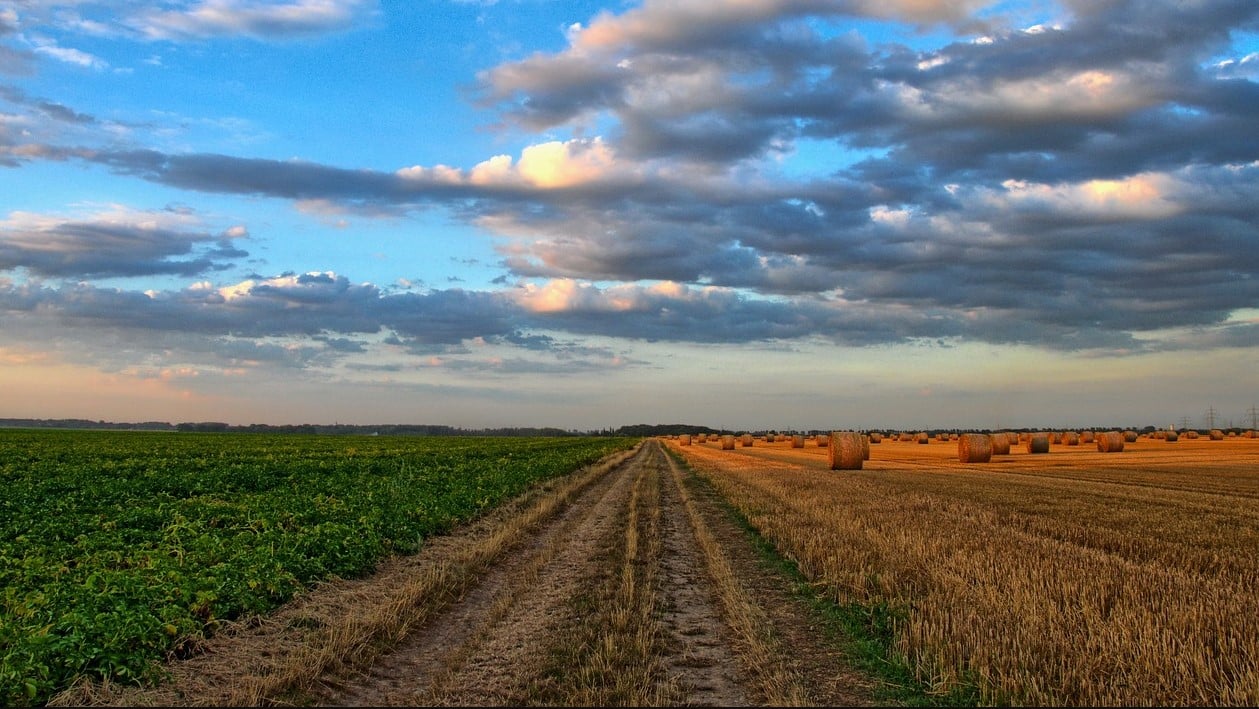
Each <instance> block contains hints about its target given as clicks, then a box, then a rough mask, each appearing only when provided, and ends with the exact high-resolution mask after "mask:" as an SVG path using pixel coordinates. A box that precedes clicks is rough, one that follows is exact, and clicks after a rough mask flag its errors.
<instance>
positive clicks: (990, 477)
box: [668, 437, 1259, 705]
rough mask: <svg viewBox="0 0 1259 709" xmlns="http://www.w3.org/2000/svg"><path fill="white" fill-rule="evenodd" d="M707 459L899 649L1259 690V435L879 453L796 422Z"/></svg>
mask: <svg viewBox="0 0 1259 709" xmlns="http://www.w3.org/2000/svg"><path fill="white" fill-rule="evenodd" d="M668 444H669V447H670V449H671V450H673V451H676V452H678V453H680V454H681V455H682V456H683V457H684V458H685V459H686V460H687V462H688V463H689V465H690V466H691V467H692V468H693V469H694V470H695V471H696V472H698V473H699V474H701V475H703V476H704V477H706V478H707V479H709V480H711V481H712V483H713V484H714V485H715V486H716V487H717V488H718V490H720V492H721V493H722V494H723V495H724V496H725V497H726V498H727V499H728V500H729V501H730V502H731V503H732V504H733V505H734V506H735V507H736V508H737V509H739V510H740V511H741V512H742V513H743V514H744V515H745V516H746V517H747V518H748V520H749V521H750V522H751V523H752V525H753V526H754V527H755V528H756V529H757V530H758V531H759V532H760V533H761V534H762V535H763V536H764V537H765V538H766V539H768V540H770V541H771V542H772V543H773V544H774V545H775V546H776V547H777V549H778V551H779V552H780V553H781V554H782V555H783V556H785V557H788V558H790V559H792V560H794V561H795V562H796V563H797V565H798V566H799V568H800V569H801V571H802V572H803V573H804V574H805V575H806V576H807V577H808V578H809V579H810V580H811V582H812V583H813V584H814V585H815V586H816V587H817V588H819V589H820V590H822V591H823V592H824V593H825V594H827V595H828V596H830V597H831V598H832V599H833V600H834V601H836V602H837V603H840V604H854V603H856V604H860V605H863V606H865V607H884V608H890V609H892V610H893V612H894V617H896V618H897V620H896V621H895V623H894V626H893V636H894V639H895V644H896V648H897V651H898V652H899V653H900V654H902V655H903V657H904V658H905V659H906V660H907V661H908V663H909V664H910V665H911V666H912V667H913V668H914V671H915V672H916V674H917V675H918V677H919V678H920V679H922V680H924V681H926V682H927V683H929V684H930V685H931V686H932V687H934V688H937V689H938V690H940V691H941V692H944V691H947V690H948V689H949V688H950V687H953V686H956V685H957V684H959V683H966V684H971V685H974V686H977V687H978V689H979V691H980V692H981V695H982V700H983V701H984V702H985V703H1014V704H1038V705H1047V704H1054V705H1165V704H1178V705H1185V704H1213V705H1219V704H1230V705H1238V704H1240V705H1255V704H1259V594H1257V589H1259V439H1246V438H1227V439H1225V440H1223V441H1212V440H1209V439H1206V438H1201V439H1197V440H1188V439H1186V438H1184V437H1182V438H1181V439H1180V440H1179V441H1176V442H1167V441H1163V440H1158V439H1151V438H1141V439H1139V440H1138V441H1137V442H1135V443H1127V444H1126V445H1125V447H1124V450H1123V451H1122V452H1120V453H1101V452H1098V451H1097V448H1096V446H1095V445H1093V444H1092V443H1087V444H1085V443H1082V444H1080V445H1079V446H1067V445H1053V446H1051V449H1050V452H1049V453H1047V454H1029V453H1026V452H1025V449H1024V447H1023V445H1022V444H1015V445H1013V446H1011V453H1010V454H1009V455H995V456H993V458H992V461H991V462H988V463H970V464H963V463H960V462H959V461H958V444H957V442H956V441H948V442H942V441H939V440H937V439H935V438H932V439H931V441H930V443H928V444H927V445H921V444H917V443H914V442H898V441H896V440H893V439H892V437H888V438H884V440H883V441H882V442H881V443H878V444H872V445H871V446H870V458H869V459H868V460H866V461H865V463H864V466H863V469H861V470H846V471H840V470H834V471H833V470H830V469H829V465H828V460H827V449H826V448H819V447H818V446H817V444H816V443H815V442H814V441H812V440H808V441H806V442H805V444H804V447H803V448H793V447H792V441H791V439H790V437H788V438H786V439H785V440H784V441H781V442H776V443H766V442H765V441H764V440H763V439H759V438H758V439H757V440H756V441H755V442H754V444H753V445H752V446H751V447H746V446H739V447H735V448H734V449H733V450H722V449H721V443H720V442H709V443H703V444H699V443H695V444H692V445H689V446H687V445H679V441H677V440H671V441H668Z"/></svg>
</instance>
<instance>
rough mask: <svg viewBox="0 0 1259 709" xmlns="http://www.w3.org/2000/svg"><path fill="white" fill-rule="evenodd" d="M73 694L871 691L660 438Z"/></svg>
mask: <svg viewBox="0 0 1259 709" xmlns="http://www.w3.org/2000/svg"><path fill="white" fill-rule="evenodd" d="M204 650H205V652H202V653H200V654H199V655H197V656H196V657H193V658H190V659H188V660H185V661H182V662H179V663H175V664H174V665H172V666H171V673H172V674H171V681H170V682H168V683H166V684H164V685H162V686H161V687H158V688H157V689H154V690H148V691H145V692H136V691H128V690H121V689H118V688H112V687H105V688H100V687H96V688H90V689H89V690H83V689H81V690H80V691H79V692H78V693H77V694H74V695H72V696H71V695H68V696H66V697H64V698H63V700H64V701H66V702H68V703H89V702H90V703H123V704H147V703H161V704H233V703H235V704H257V703H273V702H275V703H299V704H309V703H315V704H325V705H345V706H362V705H373V706H378V705H520V704H581V705H604V706H606V705H624V704H637V705H714V706H715V705H720V706H738V705H755V704H775V705H781V704H818V705H832V706H834V705H862V704H867V705H868V704H871V703H873V700H872V693H871V690H870V685H869V683H868V682H866V681H864V680H863V679H862V678H861V677H860V676H859V675H857V674H856V673H854V672H852V671H851V670H848V669H847V668H846V666H845V664H844V662H843V659H842V657H839V656H838V655H837V653H836V651H835V650H834V649H833V648H832V647H829V646H827V645H826V644H825V643H824V642H822V640H821V638H820V637H819V636H818V635H817V633H816V632H814V631H813V630H812V629H811V627H810V620H809V616H808V612H807V611H806V610H805V609H804V608H803V607H802V606H801V605H800V602H799V601H797V600H796V599H795V598H794V597H793V596H792V595H791V593H790V590H789V586H788V582H786V581H785V580H784V579H782V578H781V577H779V576H777V575H776V574H774V573H773V572H771V571H769V570H768V569H767V568H766V567H764V566H763V565H762V563H761V561H760V558H759V556H758V555H757V553H756V552H755V551H754V550H753V549H752V548H751V546H750V544H749V542H748V540H747V538H746V536H745V535H744V533H743V532H742V531H741V530H740V529H738V528H737V527H736V526H735V524H734V523H733V522H732V521H731V519H730V518H729V516H728V515H727V514H726V512H725V511H724V510H723V509H722V508H721V507H720V501H719V500H717V499H715V497H714V496H713V493H712V492H711V490H710V489H709V488H708V487H707V486H706V485H703V484H700V483H699V482H698V481H697V480H696V479H695V478H694V477H693V475H692V474H691V473H690V472H689V471H687V470H685V469H683V468H682V467H680V466H679V465H678V464H677V463H676V462H675V461H674V460H673V459H671V458H670V457H669V456H668V455H667V454H666V452H665V451H664V449H663V447H662V446H661V445H660V444H659V443H658V442H656V441H654V440H648V441H646V442H644V443H643V444H642V445H641V446H640V447H639V448H637V449H636V450H635V451H633V452H632V453H631V454H628V455H627V456H624V457H623V460H618V461H610V462H609V463H608V464H606V465H603V466H600V467H595V468H591V469H588V470H584V471H579V472H578V473H575V474H573V475H572V476H569V477H568V478H566V479H564V480H561V481H557V482H555V483H553V484H551V485H549V486H547V487H545V488H543V489H540V490H538V491H536V492H535V493H534V494H532V495H530V496H529V497H527V498H526V499H522V500H519V501H517V502H516V503H514V504H512V505H508V506H507V507H505V508H503V509H502V510H499V511H497V512H495V513H494V514H493V515H491V516H490V517H487V518H486V519H483V520H481V521H479V522H478V523H476V524H474V525H470V526H468V527H467V528H464V529H461V530H459V531H458V532H457V533H455V534H452V535H449V536H447V537H442V538H439V539H433V540H429V541H428V542H426V544H425V547H424V549H423V551H421V552H420V553H419V554H417V555H415V556H413V557H406V558H400V559H395V560H392V561H390V562H389V563H388V564H385V565H384V566H383V567H382V568H381V569H380V571H379V572H378V573H376V574H375V575H373V576H372V577H371V578H368V579H363V580H358V581H349V582H336V583H331V584H327V585H325V586H323V587H320V588H318V589H316V590H314V591H312V592H310V593H308V594H306V595H304V596H303V597H301V598H300V599H298V601H296V602H294V603H293V604H291V605H290V606H289V607H286V608H285V609H283V610H282V611H281V612H280V613H277V614H276V615H275V616H272V617H270V618H267V619H265V620H262V621H258V622H255V623H253V624H250V625H249V626H247V627H239V628H235V629H233V630H232V632H226V633H223V634H222V636H221V637H217V638H215V639H214V640H212V641H210V642H209V643H207V646H206V647H205V648H204Z"/></svg>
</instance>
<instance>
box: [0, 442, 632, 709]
mask: <svg viewBox="0 0 1259 709" xmlns="http://www.w3.org/2000/svg"><path fill="white" fill-rule="evenodd" d="M632 443H633V440H632V439H626V438H577V437H574V438H471V437H467V438H465V437H458V438H408V437H367V436H355V437H349V436H299V435H261V434H192V433H145V432H104V431H22V430H0V485H2V486H3V487H2V488H0V589H3V591H2V592H0V593H3V596H0V704H5V705H11V704H29V703H42V702H44V701H46V700H47V699H48V698H49V697H50V696H51V695H52V694H53V693H55V692H56V691H58V690H60V689H62V688H64V687H66V686H67V685H68V684H69V683H70V682H72V681H73V680H74V679H75V678H77V677H80V676H88V677H94V678H109V679H111V680H114V681H120V682H128V681H131V682H142V681H147V680H151V679H154V678H155V676H156V674H155V673H156V669H155V668H156V667H157V664H156V661H158V660H160V659H162V658H164V657H168V656H178V655H179V654H180V653H181V652H184V651H186V649H187V648H188V647H191V646H192V645H193V644H194V643H195V641H196V640H197V639H199V638H201V637H204V636H205V635H207V634H209V633H212V632H213V630H214V627H215V625H216V623H217V622H218V621H220V620H224V619H234V618H239V617H242V616H246V615H249V614H255V613H263V612H266V611H268V610H270V609H273V608H275V607H276V606H278V605H280V604H282V603H284V602H285V601H287V600H289V599H290V598H292V596H293V595H294V594H295V593H296V592H297V591H298V590H299V589H301V588H302V587H304V586H305V585H307V584H310V583H311V582H314V581H317V580H320V579H325V578H329V577H332V576H341V577H350V576H356V575H360V574H363V573H365V572H367V571H369V570H371V569H372V568H373V566H374V565H375V563H376V562H377V561H378V560H379V559H381V558H382V557H384V556H386V555H389V554H393V553H408V552H414V551H416V550H417V549H418V548H419V547H420V545H421V544H422V543H423V540H424V538H425V537H428V536H432V535H435V534H441V533H442V532H444V531H446V530H448V529H450V528H451V527H452V526H453V525H455V524H456V523H458V522H460V521H464V520H468V519H470V518H473V517H475V516H477V515H478V514H479V513H481V512H482V511H484V510H486V509H488V508H491V507H494V506H495V505H497V504H499V503H501V502H503V501H505V500H507V499H509V498H510V497H512V496H515V495H517V494H519V493H521V492H523V491H525V490H526V489H527V488H529V487H530V486H531V485H534V484H536V483H538V482H540V481H543V480H546V479H548V478H551V477H554V476H557V475H562V474H564V473H567V472H570V471H572V470H575V469H576V468H578V467H580V466H582V465H584V464H586V463H590V462H593V461H595V460H597V459H599V458H601V457H603V456H604V455H606V454H608V453H610V452H613V451H614V450H618V449H624V448H627V447H629V446H630V445H631V444H632Z"/></svg>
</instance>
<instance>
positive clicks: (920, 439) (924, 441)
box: [918, 431, 931, 445]
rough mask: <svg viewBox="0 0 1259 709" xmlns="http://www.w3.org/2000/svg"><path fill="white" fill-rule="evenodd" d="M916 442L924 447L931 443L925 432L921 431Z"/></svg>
mask: <svg viewBox="0 0 1259 709" xmlns="http://www.w3.org/2000/svg"><path fill="white" fill-rule="evenodd" d="M918 442H919V443H921V444H923V445H926V444H928V443H930V442H931V436H928V435H927V432H926V431H922V432H920V433H919V434H918Z"/></svg>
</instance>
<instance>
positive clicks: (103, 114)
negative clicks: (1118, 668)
mask: <svg viewBox="0 0 1259 709" xmlns="http://www.w3.org/2000/svg"><path fill="white" fill-rule="evenodd" d="M1257 82H1259V2H1254V0H1176V1H1173V0H1139V1H1138V0H1132V1H1123V0H1060V1H1057V2H1055V1H1052V0H1017V1H1013V0H1006V1H1001V2H985V1H984V0H937V1H932V0H730V1H726V2H720V1H717V0H673V1H671V2H661V1H656V0H645V1H642V2H612V1H608V2H580V1H574V2H559V1H552V0H497V1H495V0H481V1H475V0H406V1H398V2H394V1H387V0H378V1H376V0H280V1H275V2H262V1H261V0H167V1H164V2H131V1H129V0H116V1H113V2H94V1H92V0H77V1H76V0H64V1H58V0H17V1H16V2H14V1H4V0H0V417H20V418H88V419H92V420H98V419H100V420H109V421H134V422H139V421H170V422H185V421H224V422H228V423H234V424H248V423H271V424H284V423H358V424H375V423H417V424H447V425H454V426H461V427H468V428H482V427H499V426H554V427H559V428H564V429H574V430H595V429H602V428H609V427H612V428H614V427H617V426H621V425H626V424H637V423H690V424H699V425H709V426H714V427H719V428H726V429H735V430H745V429H746V430H764V429H776V430H800V429H820V430H825V429H846V428H869V429H874V428H885V429H895V430H900V429H909V430H916V429H926V428H993V429H999V428H1005V427H1031V428H1035V427H1044V428H1066V427H1089V426H1101V425H1113V426H1132V427H1139V426H1144V425H1155V426H1160V427H1164V426H1168V425H1174V426H1177V427H1181V426H1182V425H1184V424H1186V423H1187V424H1189V425H1191V426H1195V427H1203V426H1206V425H1207V424H1208V422H1209V420H1208V416H1209V414H1214V416H1215V419H1214V423H1215V424H1216V425H1217V426H1223V425H1229V424H1233V425H1238V426H1242V425H1245V426H1250V425H1251V416H1252V413H1253V411H1254V407H1255V406H1256V405H1257V404H1259V374H1257V372H1259V367H1257V366H1256V365H1257V364H1259V347H1257V345H1259V230H1257V228H1259V83H1257Z"/></svg>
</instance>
